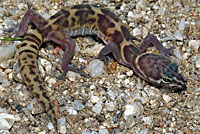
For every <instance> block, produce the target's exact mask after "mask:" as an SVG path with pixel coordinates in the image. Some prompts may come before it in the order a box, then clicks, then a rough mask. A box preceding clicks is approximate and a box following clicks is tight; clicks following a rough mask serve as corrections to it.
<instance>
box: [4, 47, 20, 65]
mask: <svg viewBox="0 0 200 134" xmlns="http://www.w3.org/2000/svg"><path fill="white" fill-rule="evenodd" d="M16 50H17V48H16V46H15V45H2V46H0V62H2V61H5V60H7V59H10V58H12V57H13V56H14V54H15V51H16Z"/></svg>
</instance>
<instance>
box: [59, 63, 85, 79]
mask: <svg viewBox="0 0 200 134" xmlns="http://www.w3.org/2000/svg"><path fill="white" fill-rule="evenodd" d="M85 67H86V66H82V67H80V68H76V67H74V65H70V66H68V67H65V68H63V72H62V74H61V75H60V76H58V77H57V78H58V79H59V80H60V79H62V78H63V77H64V76H65V74H66V73H67V72H68V71H72V72H75V73H78V74H80V75H81V76H84V77H89V75H88V74H86V73H85V72H82V70H83V69H84V68H85Z"/></svg>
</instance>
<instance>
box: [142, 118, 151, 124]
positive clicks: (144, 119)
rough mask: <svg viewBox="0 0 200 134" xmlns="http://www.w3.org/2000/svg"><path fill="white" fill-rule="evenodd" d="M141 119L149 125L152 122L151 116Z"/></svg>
mask: <svg viewBox="0 0 200 134" xmlns="http://www.w3.org/2000/svg"><path fill="white" fill-rule="evenodd" d="M143 121H144V122H145V123H146V124H148V125H151V123H152V117H151V116H147V117H143Z"/></svg>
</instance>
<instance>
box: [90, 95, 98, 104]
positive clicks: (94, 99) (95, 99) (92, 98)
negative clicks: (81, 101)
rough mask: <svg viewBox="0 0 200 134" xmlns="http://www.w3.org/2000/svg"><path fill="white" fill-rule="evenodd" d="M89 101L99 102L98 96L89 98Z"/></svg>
mask: <svg viewBox="0 0 200 134" xmlns="http://www.w3.org/2000/svg"><path fill="white" fill-rule="evenodd" d="M90 100H91V102H92V103H97V102H98V101H99V100H100V98H99V97H98V96H91V98H90Z"/></svg>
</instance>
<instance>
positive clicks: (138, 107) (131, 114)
mask: <svg viewBox="0 0 200 134" xmlns="http://www.w3.org/2000/svg"><path fill="white" fill-rule="evenodd" d="M143 112H144V108H143V106H142V104H141V103H140V102H133V103H131V104H127V105H126V106H125V111H124V119H125V120H133V119H134V118H135V117H138V116H139V115H141V114H143Z"/></svg>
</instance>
